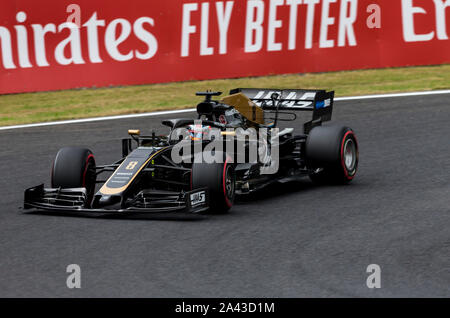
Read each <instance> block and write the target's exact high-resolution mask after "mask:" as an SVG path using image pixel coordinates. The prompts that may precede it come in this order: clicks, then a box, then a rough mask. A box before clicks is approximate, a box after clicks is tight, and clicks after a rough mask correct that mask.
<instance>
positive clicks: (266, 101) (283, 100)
mask: <svg viewBox="0 0 450 318" xmlns="http://www.w3.org/2000/svg"><path fill="white" fill-rule="evenodd" d="M237 93H242V94H244V95H245V96H247V97H248V98H249V99H250V100H251V101H252V102H254V103H255V104H256V105H257V106H259V107H261V108H262V109H264V110H277V109H278V110H289V111H312V112H313V114H312V120H311V121H309V122H307V123H305V133H308V132H309V131H310V130H311V129H312V128H313V127H314V126H318V125H320V124H321V123H322V122H324V121H329V120H331V115H332V113H333V103H334V91H331V92H327V91H325V90H311V89H263V88H236V89H232V90H231V91H230V94H237ZM274 93H276V94H278V95H279V98H278V101H279V103H280V104H279V105H278V107H277V105H274V104H273V101H272V94H274Z"/></svg>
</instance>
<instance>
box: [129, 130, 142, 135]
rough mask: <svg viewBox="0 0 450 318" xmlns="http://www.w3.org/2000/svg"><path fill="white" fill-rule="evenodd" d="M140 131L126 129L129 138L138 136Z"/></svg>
mask: <svg viewBox="0 0 450 318" xmlns="http://www.w3.org/2000/svg"><path fill="white" fill-rule="evenodd" d="M140 134H141V131H140V130H139V129H128V135H130V136H139V135H140Z"/></svg>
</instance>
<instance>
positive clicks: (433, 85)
mask: <svg viewBox="0 0 450 318" xmlns="http://www.w3.org/2000/svg"><path fill="white" fill-rule="evenodd" d="M236 87H268V88H271V87H273V88H320V89H327V90H335V91H336V96H356V95H367V94H382V93H394V92H408V91H424V90H438V89H448V88H450V65H439V66H421V67H407V68H387V69H376V70H358V71H344V72H331V73H316V74H291V75H276V76H265V77H247V78H239V79H224V80H210V81H192V82H180V83H168V84H155V85H139V86H127V87H113V88H99V89H80V90H66V91H55V92H42V93H25V94H13V95H3V96H0V126H9V125H17V124H27V123H36V122H45V121H55V120H65V119H75V118H86V117H97V116H108V115H120V114H132V113H142V112H149V111H157V110H169V109H181V108H188V107H194V106H195V105H196V103H197V102H198V101H199V98H198V97H196V96H195V92H196V91H203V90H205V89H212V90H220V91H222V92H228V91H229V90H230V89H231V88H236Z"/></svg>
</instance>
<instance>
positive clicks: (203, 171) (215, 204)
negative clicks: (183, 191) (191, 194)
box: [191, 154, 236, 214]
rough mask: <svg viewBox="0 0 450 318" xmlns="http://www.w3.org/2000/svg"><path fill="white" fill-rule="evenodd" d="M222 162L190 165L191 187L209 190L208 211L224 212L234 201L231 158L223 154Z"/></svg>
mask: <svg viewBox="0 0 450 318" xmlns="http://www.w3.org/2000/svg"><path fill="white" fill-rule="evenodd" d="M223 158H224V160H223V162H214V163H206V162H199V163H196V162H194V163H193V165H192V172H191V173H192V176H191V178H192V179H191V183H192V185H191V186H192V189H198V188H207V189H208V190H209V205H210V208H209V211H208V212H209V213H215V214H220V213H226V212H228V211H229V210H230V209H231V207H232V206H233V203H234V197H235V188H236V186H235V183H236V174H235V171H234V166H233V164H232V163H231V162H230V160H231V158H230V157H228V156H227V155H226V154H224V155H223Z"/></svg>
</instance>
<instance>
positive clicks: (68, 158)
mask: <svg viewBox="0 0 450 318" xmlns="http://www.w3.org/2000/svg"><path fill="white" fill-rule="evenodd" d="M95 167H96V165H95V158H94V155H93V154H92V152H91V151H90V150H89V149H84V148H77V147H66V148H62V149H60V150H59V151H58V153H57V154H56V157H55V160H54V161H53V165H52V172H51V184H52V188H86V192H87V197H88V203H89V204H90V202H91V201H92V198H93V197H94V192H95V184H96V170H95Z"/></svg>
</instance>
